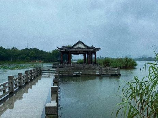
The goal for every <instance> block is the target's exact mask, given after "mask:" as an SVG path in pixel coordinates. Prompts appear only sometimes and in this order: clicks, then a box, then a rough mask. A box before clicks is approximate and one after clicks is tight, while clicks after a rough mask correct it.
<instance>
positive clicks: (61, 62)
mask: <svg viewBox="0 0 158 118" xmlns="http://www.w3.org/2000/svg"><path fill="white" fill-rule="evenodd" d="M60 64H63V53H62V52H61V60H60Z"/></svg>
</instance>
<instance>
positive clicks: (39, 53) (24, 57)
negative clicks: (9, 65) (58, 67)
mask: <svg viewBox="0 0 158 118" xmlns="http://www.w3.org/2000/svg"><path fill="white" fill-rule="evenodd" d="M59 57H60V52H59V51H58V50H53V51H52V52H46V51H43V50H39V49H37V48H30V49H29V48H25V49H22V50H18V49H17V48H15V47H13V48H11V49H5V48H3V47H0V63H4V62H9V61H11V62H21V61H23V62H31V61H32V62H35V61H44V62H56V61H58V60H59Z"/></svg>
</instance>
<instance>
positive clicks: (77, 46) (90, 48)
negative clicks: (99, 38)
mask: <svg viewBox="0 0 158 118" xmlns="http://www.w3.org/2000/svg"><path fill="white" fill-rule="evenodd" d="M58 49H59V50H60V51H99V50H100V48H95V47H94V46H93V45H92V46H88V45H86V44H84V43H83V42H82V41H78V42H77V43H75V44H74V45H73V46H62V47H61V48H58Z"/></svg>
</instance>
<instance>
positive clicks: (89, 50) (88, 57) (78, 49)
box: [58, 41, 100, 64]
mask: <svg viewBox="0 0 158 118" xmlns="http://www.w3.org/2000/svg"><path fill="white" fill-rule="evenodd" d="M58 49H59V51H60V53H61V62H60V63H61V64H63V55H64V54H66V55H67V58H68V59H67V60H68V62H67V64H71V55H72V54H74V55H79V54H83V57H84V63H85V64H93V63H94V64H96V52H97V51H99V50H100V48H96V47H94V46H87V45H86V44H84V43H83V42H82V41H78V42H77V43H75V44H74V45H73V46H62V47H61V48H58ZM93 55H94V61H93Z"/></svg>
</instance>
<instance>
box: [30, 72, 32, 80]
mask: <svg viewBox="0 0 158 118" xmlns="http://www.w3.org/2000/svg"><path fill="white" fill-rule="evenodd" d="M30 80H32V70H30Z"/></svg>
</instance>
